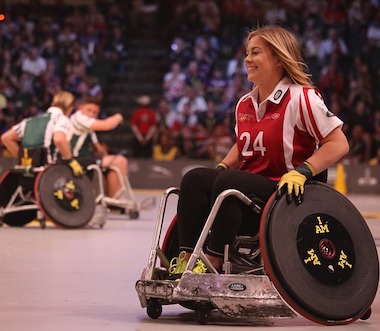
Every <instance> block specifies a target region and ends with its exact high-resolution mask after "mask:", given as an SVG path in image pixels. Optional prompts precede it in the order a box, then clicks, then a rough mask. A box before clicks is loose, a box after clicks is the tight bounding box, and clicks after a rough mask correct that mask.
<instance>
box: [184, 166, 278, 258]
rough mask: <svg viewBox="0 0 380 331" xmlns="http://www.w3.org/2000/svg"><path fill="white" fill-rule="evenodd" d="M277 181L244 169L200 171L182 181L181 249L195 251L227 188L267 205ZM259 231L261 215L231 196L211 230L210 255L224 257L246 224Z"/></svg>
mask: <svg viewBox="0 0 380 331" xmlns="http://www.w3.org/2000/svg"><path fill="white" fill-rule="evenodd" d="M276 185H277V182H275V181H273V180H270V179H268V178H266V177H263V176H261V175H255V174H251V173H249V172H245V171H241V170H232V169H227V170H223V171H219V170H216V169H209V168H196V169H193V170H191V171H189V172H188V173H186V174H185V176H184V177H183V179H182V182H181V187H180V196H179V201H178V210H177V214H178V231H179V246H180V249H182V250H185V251H189V252H191V251H193V250H194V247H195V245H196V242H197V241H198V238H199V235H200V233H201V231H202V229H203V226H204V224H205V222H206V220H207V217H208V215H209V213H210V210H211V208H212V205H213V203H214V202H215V200H216V198H217V197H218V195H219V194H220V193H221V192H223V191H224V190H226V189H237V190H239V191H240V192H242V193H244V194H245V195H247V196H248V197H249V196H250V195H255V196H256V197H258V198H260V199H262V200H263V201H264V202H266V201H267V200H268V199H269V197H270V196H271V195H272V193H273V192H274V191H275V190H276ZM243 224H244V225H245V226H248V227H251V228H252V229H256V231H257V229H258V227H259V216H258V215H257V214H255V212H254V211H253V210H252V208H251V207H248V206H246V205H245V204H244V203H243V202H242V201H240V200H239V199H238V198H236V197H233V196H230V197H227V198H226V199H225V200H224V201H223V202H222V204H221V207H220V209H219V212H218V214H217V216H216V218H215V221H214V224H213V226H212V229H211V235H210V238H209V242H208V247H207V249H206V250H207V252H208V253H209V254H211V255H214V256H223V251H224V246H225V245H226V244H232V242H233V240H234V239H235V236H236V234H237V233H238V231H239V229H240V228H241V227H242V225H243Z"/></svg>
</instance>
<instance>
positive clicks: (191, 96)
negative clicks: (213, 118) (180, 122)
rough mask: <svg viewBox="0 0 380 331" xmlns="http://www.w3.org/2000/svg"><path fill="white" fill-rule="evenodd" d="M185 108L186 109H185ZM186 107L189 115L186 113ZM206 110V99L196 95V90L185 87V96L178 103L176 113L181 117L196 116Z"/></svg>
mask: <svg viewBox="0 0 380 331" xmlns="http://www.w3.org/2000/svg"><path fill="white" fill-rule="evenodd" d="M185 107H186V108H185ZM187 107H188V110H189V114H188V112H187ZM206 109H207V103H206V99H205V98H204V97H203V96H202V95H199V94H197V90H196V89H195V88H193V87H191V86H188V87H186V90H185V95H184V96H183V97H182V98H181V99H180V100H179V101H178V104H177V113H179V114H181V115H186V116H187V115H190V116H192V115H196V116H198V115H199V114H200V113H203V112H205V111H206Z"/></svg>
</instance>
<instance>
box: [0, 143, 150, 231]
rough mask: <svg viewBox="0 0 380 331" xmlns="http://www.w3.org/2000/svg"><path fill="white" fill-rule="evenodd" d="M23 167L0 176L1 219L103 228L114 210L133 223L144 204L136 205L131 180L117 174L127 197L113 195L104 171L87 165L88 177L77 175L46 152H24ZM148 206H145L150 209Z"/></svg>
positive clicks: (20, 223)
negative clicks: (113, 196) (55, 161)
mask: <svg viewBox="0 0 380 331" xmlns="http://www.w3.org/2000/svg"><path fill="white" fill-rule="evenodd" d="M18 163H19V164H18V165H16V166H14V167H13V168H11V169H9V170H7V171H5V173H3V175H2V176H1V177H0V221H1V222H2V223H5V224H7V225H9V226H12V227H21V226H24V225H26V224H28V223H30V222H31V221H33V220H38V221H39V223H40V226H41V228H45V226H46V220H51V221H52V222H53V223H54V224H55V225H57V226H60V227H64V228H81V227H91V228H94V227H99V228H102V227H103V226H104V224H105V223H106V220H107V218H108V215H109V213H110V210H111V209H113V208H116V209H118V210H119V211H120V212H121V213H123V214H127V215H128V216H129V218H130V219H137V218H138V217H139V214H140V209H141V205H140V204H139V203H138V202H137V201H136V199H135V196H134V194H133V190H132V187H131V185H130V183H129V179H128V178H127V177H124V176H122V174H121V172H120V170H119V169H117V168H115V167H109V168H108V169H107V170H106V171H115V172H116V174H117V176H118V178H119V181H120V184H121V190H120V191H121V193H122V196H123V198H122V199H120V198H112V197H108V196H107V194H106V189H105V178H104V173H105V171H104V170H103V169H102V168H101V167H100V165H98V164H90V165H88V166H87V167H86V175H85V176H81V177H75V176H74V175H73V173H72V171H71V168H70V167H69V166H68V165H65V164H59V163H57V164H53V163H51V162H49V156H48V151H47V150H46V149H45V148H32V149H30V148H21V149H20V155H19V160H18ZM148 205H149V201H148V204H147V203H145V205H144V207H145V208H148V207H150V206H148Z"/></svg>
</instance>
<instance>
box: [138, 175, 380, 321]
mask: <svg viewBox="0 0 380 331" xmlns="http://www.w3.org/2000/svg"><path fill="white" fill-rule="evenodd" d="M173 193H176V194H178V195H179V193H180V192H179V190H178V189H176V188H171V189H168V190H167V191H166V192H165V194H164V196H163V198H162V201H161V205H160V209H159V214H158V218H157V223H156V228H155V236H154V238H153V243H152V249H151V252H150V255H149V259H148V265H147V267H146V268H145V269H144V270H143V273H142V276H141V279H140V280H138V281H137V282H136V291H137V293H138V295H139V299H140V303H141V306H142V307H146V308H147V313H148V316H150V317H151V318H158V317H159V316H160V315H161V313H162V305H165V304H173V303H178V304H180V305H182V306H184V307H189V308H190V309H194V310H195V311H196V318H197V320H198V322H199V323H201V324H204V323H205V322H207V319H208V316H209V314H210V311H211V310H214V309H218V310H219V311H220V312H222V313H224V314H226V315H228V316H233V317H235V318H239V317H258V318H262V317H295V316H296V315H295V314H294V312H296V313H298V314H299V315H302V316H304V317H306V318H307V319H309V320H312V321H314V322H316V323H320V324H323V325H339V324H348V323H351V322H354V321H355V320H357V319H359V318H360V319H367V318H368V317H369V316H370V314H371V308H370V307H371V304H372V302H373V300H374V298H375V295H376V291H377V287H378V281H379V261H378V256H377V250H376V245H375V243H374V240H373V237H372V234H371V232H370V230H369V228H368V226H367V224H366V222H365V220H364V219H363V217H362V215H361V214H360V213H359V211H358V210H357V209H356V208H355V206H354V205H353V204H352V203H351V202H350V201H349V200H348V199H347V198H346V197H345V196H343V195H342V194H340V193H339V192H337V191H336V190H334V189H333V188H331V187H330V186H328V185H326V184H324V183H320V182H316V181H310V182H307V183H306V186H305V197H304V201H303V202H302V204H301V205H299V206H296V205H295V204H294V203H291V204H288V203H287V202H286V197H285V195H282V196H281V197H278V196H277V194H276V192H275V193H274V194H273V195H272V196H271V198H270V199H269V200H268V201H267V202H266V204H265V206H261V205H260V203H259V204H258V203H256V202H254V201H253V200H252V199H250V198H249V197H247V196H245V195H244V194H242V193H241V192H239V191H236V190H226V191H224V192H222V193H221V194H220V195H219V196H218V198H217V199H216V201H215V203H214V205H213V207H212V209H211V211H210V214H209V216H208V218H207V221H206V223H205V226H204V229H203V230H202V233H201V235H200V237H199V239H198V242H197V244H196V247H195V249H194V252H193V254H192V255H191V257H190V260H189V262H188V265H187V267H186V270H185V272H184V274H183V275H182V277H181V278H180V279H179V281H171V280H169V279H168V278H166V276H167V275H168V272H167V269H168V266H169V261H170V260H171V258H172V257H175V256H178V253H179V247H178V233H177V220H176V216H175V217H174V219H173V220H172V222H171V224H170V225H169V227H168V230H167V232H166V234H165V236H164V238H163V240H161V231H162V228H163V226H162V223H163V220H164V213H165V208H166V200H167V199H168V197H169V195H171V194H173ZM231 195H232V196H235V197H237V198H238V199H240V200H241V201H242V202H244V203H245V204H247V205H251V206H252V208H253V210H255V212H257V213H260V215H261V216H260V229H259V232H258V233H255V234H252V236H246V235H244V236H241V235H240V234H239V235H238V236H237V237H236V240H235V242H234V243H233V244H232V245H231V247H228V246H226V250H225V257H224V266H223V269H224V274H222V275H221V274H219V273H218V271H216V270H215V269H214V268H212V267H211V268H209V266H210V262H209V261H208V259H207V257H206V256H205V254H204V252H203V248H204V246H205V244H206V242H207V237H208V234H209V231H210V229H211V227H212V223H213V221H214V219H215V216H216V214H217V211H218V210H219V207H220V205H221V204H222V203H223V200H224V199H225V198H226V197H228V196H231ZM198 258H201V259H202V260H203V262H204V263H205V264H206V266H207V267H208V269H209V271H210V273H206V274H200V275H198V274H194V273H193V272H192V269H193V267H194V266H195V263H196V260H197V259H198ZM158 260H159V261H160V265H159V266H157V265H156V264H157V261H158ZM274 289H275V291H274V292H273V290H274ZM289 307H291V310H289V309H290V308H289Z"/></svg>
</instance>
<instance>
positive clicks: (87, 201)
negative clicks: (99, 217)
mask: <svg viewBox="0 0 380 331" xmlns="http://www.w3.org/2000/svg"><path fill="white" fill-rule="evenodd" d="M34 190H35V196H36V200H37V203H38V205H39V207H40V209H41V211H42V212H43V214H44V215H45V217H46V218H47V219H51V220H52V221H53V222H54V223H55V224H56V225H59V226H62V227H64V228H79V227H82V226H84V225H86V224H87V223H88V222H89V221H90V220H91V218H92V216H93V214H94V210H95V197H94V192H93V190H92V185H91V182H90V180H89V179H88V177H87V176H82V177H74V176H73V174H72V171H71V169H70V167H68V166H67V165H63V164H55V165H50V166H48V167H47V168H46V169H45V170H44V171H43V172H41V173H39V174H38V176H37V178H36V182H35V186H34Z"/></svg>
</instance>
